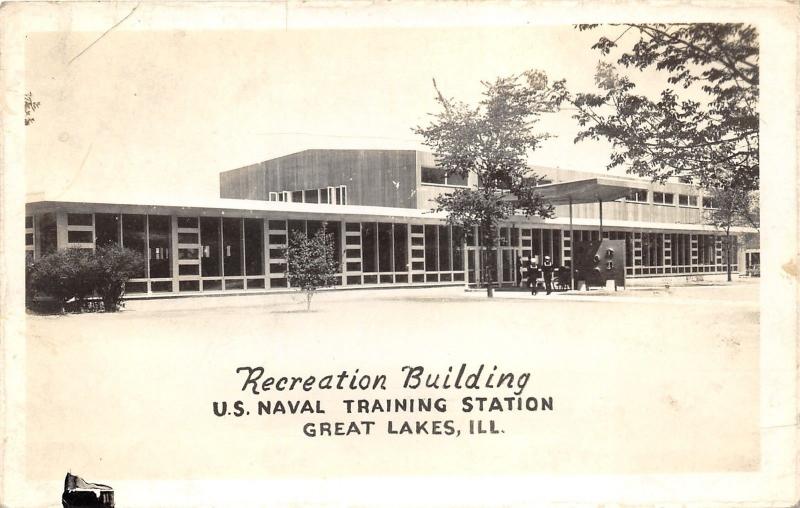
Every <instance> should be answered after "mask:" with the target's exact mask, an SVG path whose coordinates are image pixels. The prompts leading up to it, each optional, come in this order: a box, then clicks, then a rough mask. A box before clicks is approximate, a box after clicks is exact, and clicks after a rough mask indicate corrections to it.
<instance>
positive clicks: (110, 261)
mask: <svg viewBox="0 0 800 508" xmlns="http://www.w3.org/2000/svg"><path fill="white" fill-rule="evenodd" d="M94 263H95V291H96V292H97V295H98V296H99V297H100V298H101V299H102V300H103V308H104V309H105V310H106V312H116V311H117V310H119V307H120V304H121V303H122V298H123V295H124V293H125V283H126V282H128V280H129V279H130V278H131V277H133V276H134V275H135V274H137V273H140V272H141V271H142V268H143V266H144V258H143V257H142V255H141V254H139V253H138V252H136V251H133V250H130V249H126V248H124V247H120V246H119V245H113V244H112V245H106V246H100V247H97V249H96V250H95V255H94Z"/></svg>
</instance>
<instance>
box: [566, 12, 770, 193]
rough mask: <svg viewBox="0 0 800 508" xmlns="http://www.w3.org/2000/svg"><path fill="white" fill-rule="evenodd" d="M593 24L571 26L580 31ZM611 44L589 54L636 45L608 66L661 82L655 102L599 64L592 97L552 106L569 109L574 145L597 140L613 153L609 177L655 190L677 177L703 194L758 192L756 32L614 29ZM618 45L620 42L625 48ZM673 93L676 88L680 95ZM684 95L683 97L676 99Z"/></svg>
mask: <svg viewBox="0 0 800 508" xmlns="http://www.w3.org/2000/svg"><path fill="white" fill-rule="evenodd" d="M597 26H598V25H579V26H578V28H579V29H580V30H591V29H595V28H596V27H597ZM612 26H613V27H616V28H618V30H619V33H618V35H617V36H616V38H614V39H613V40H612V39H610V38H608V37H604V36H603V37H600V38H599V40H598V42H597V43H596V44H594V46H592V48H593V49H597V50H599V51H600V52H601V54H602V55H604V56H605V55H609V54H610V53H611V52H612V50H616V49H619V48H620V44H621V43H620V41H621V40H623V39H626V38H627V37H629V36H630V35H638V40H637V41H636V42H635V43H634V44H633V45H632V46H628V47H627V49H625V50H623V51H622V53H621V55H620V56H618V58H617V64H619V65H621V66H624V67H626V68H635V69H638V70H645V69H655V70H656V71H660V72H661V73H665V74H666V76H667V78H666V85H667V86H666V87H665V88H664V89H663V90H662V91H661V92H660V94H659V95H658V98H657V99H652V98H650V97H648V96H646V95H637V94H636V93H634V90H635V88H636V84H635V83H634V82H633V81H632V80H631V79H630V78H628V77H627V76H623V75H622V74H620V72H619V70H618V69H617V68H616V67H614V66H613V65H611V64H608V63H602V62H601V63H600V64H599V65H598V68H597V73H596V76H595V83H596V85H597V87H598V88H599V89H600V93H578V94H574V95H573V94H571V93H569V92H568V91H567V90H566V88H563V89H562V90H561V92H562V96H561V99H560V100H563V101H567V102H569V103H571V104H572V105H573V106H574V107H575V108H576V110H577V112H576V113H575V115H574V118H575V119H576V120H577V121H578V123H579V124H580V126H581V128H582V130H581V131H580V132H579V134H578V136H577V137H576V139H575V141H576V142H578V141H581V140H584V139H595V140H597V139H606V140H608V141H609V142H610V143H611V144H612V146H613V153H612V155H611V161H610V163H609V164H608V169H612V168H615V167H627V169H628V172H629V173H635V174H638V175H639V176H645V177H650V178H652V179H653V180H654V181H660V182H663V181H665V180H667V179H668V178H670V177H676V178H678V179H679V180H681V181H683V182H686V183H695V184H699V185H700V186H702V187H704V188H713V187H720V188H731V189H733V188H735V189H742V190H744V191H753V190H756V189H758V185H759V158H758V149H759V137H758V127H759V116H758V93H759V92H758V88H759V62H758V57H759V47H758V33H757V31H756V29H755V27H753V26H751V25H746V24H730V23H728V24H720V23H695V24H623V25H612ZM626 40H627V39H626ZM676 86H679V87H682V88H683V89H684V91H683V92H681V93H680V94H679V93H678V92H676V91H675V90H674V88H675V87H676ZM682 96H683V97H682Z"/></svg>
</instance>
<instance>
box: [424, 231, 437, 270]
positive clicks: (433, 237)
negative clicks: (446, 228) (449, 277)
mask: <svg viewBox="0 0 800 508" xmlns="http://www.w3.org/2000/svg"><path fill="white" fill-rule="evenodd" d="M437 228H438V226H433V225H428V224H426V225H425V271H428V272H436V271H438V270H439V265H438V255H437V254H438V252H437V251H438V245H439V241H438V239H437V231H436V230H437Z"/></svg>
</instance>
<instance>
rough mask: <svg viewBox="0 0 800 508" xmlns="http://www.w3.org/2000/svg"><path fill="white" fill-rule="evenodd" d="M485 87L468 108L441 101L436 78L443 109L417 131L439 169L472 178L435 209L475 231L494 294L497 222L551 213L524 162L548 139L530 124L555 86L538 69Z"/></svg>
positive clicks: (551, 99)
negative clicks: (430, 151) (478, 98)
mask: <svg viewBox="0 0 800 508" xmlns="http://www.w3.org/2000/svg"><path fill="white" fill-rule="evenodd" d="M482 84H483V87H484V89H483V96H482V99H481V100H480V101H479V102H478V104H477V105H475V106H471V105H469V104H466V103H464V102H461V101H457V100H455V99H452V98H446V97H445V96H444V95H443V94H442V93H441V92H440V91H439V88H438V87H437V86H436V81H434V83H433V85H434V88H435V89H436V92H437V97H436V100H437V102H438V104H439V106H441V110H440V111H439V112H438V113H435V114H433V115H432V116H433V118H432V120H431V123H430V124H429V125H427V126H425V127H421V126H418V127H416V128H415V129H414V132H415V133H416V134H418V135H420V136H422V138H423V140H424V141H423V142H424V144H425V145H426V146H429V147H430V148H431V149H432V151H433V153H434V156H435V157H436V163H437V165H438V167H439V168H440V169H442V170H444V171H445V173H447V174H449V175H459V176H461V177H465V178H467V179H468V180H469V181H471V182H473V183H477V186H472V187H467V188H463V189H457V190H455V191H454V192H452V193H448V194H443V195H440V196H438V197H437V198H436V199H435V206H434V210H435V211H438V212H445V213H446V214H447V222H448V223H449V224H450V225H452V226H456V227H458V228H461V229H462V230H464V231H472V230H473V229H474V228H475V227H477V228H478V232H479V238H478V240H479V245H481V266H482V267H483V269H482V270H481V274H482V278H483V281H484V282H485V283H486V287H487V294H488V296H490V297H491V296H492V282H493V269H492V268H491V267H494V266H495V263H494V259H495V258H496V254H497V242H498V235H497V229H498V225H499V223H500V222H501V221H503V220H505V219H507V218H508V217H510V216H511V215H514V214H524V215H526V216H531V215H534V214H538V215H540V216H542V217H550V216H551V215H552V213H553V207H552V206H551V205H550V204H549V203H547V202H545V201H544V200H543V199H541V197H540V196H539V195H538V194H537V193H536V190H535V186H536V185H537V184H538V183H539V182H540V181H541V178H540V177H539V176H538V175H536V174H535V173H533V172H531V171H530V169H529V168H528V164H527V160H528V156H529V155H530V153H531V152H532V151H533V150H535V149H536V148H537V147H538V146H539V145H540V144H541V142H542V141H544V140H545V139H547V137H548V134H546V133H541V132H536V130H535V126H536V123H537V121H538V117H539V115H540V114H542V113H544V112H550V111H554V110H555V108H556V104H557V101H558V93H557V92H558V90H557V88H556V87H554V86H553V85H551V84H550V83H548V79H547V76H546V75H545V74H544V73H543V72H540V71H527V72H525V73H522V74H520V75H515V76H510V77H504V78H498V79H496V80H495V81H493V82H483V83H482ZM470 175H471V178H470Z"/></svg>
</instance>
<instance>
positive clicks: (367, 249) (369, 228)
mask: <svg viewBox="0 0 800 508" xmlns="http://www.w3.org/2000/svg"><path fill="white" fill-rule="evenodd" d="M377 234H378V232H377V225H376V224H375V223H374V222H365V223H363V224H362V225H361V248H362V249H363V263H364V271H365V272H377V271H378V266H377V259H376V257H377V252H376V247H377V240H378V238H377ZM349 238H352V237H349Z"/></svg>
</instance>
